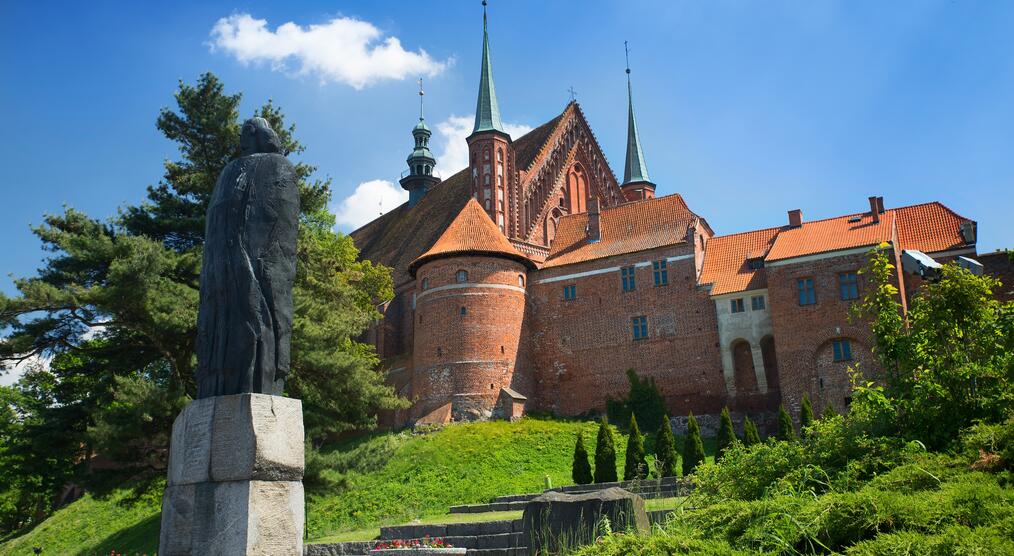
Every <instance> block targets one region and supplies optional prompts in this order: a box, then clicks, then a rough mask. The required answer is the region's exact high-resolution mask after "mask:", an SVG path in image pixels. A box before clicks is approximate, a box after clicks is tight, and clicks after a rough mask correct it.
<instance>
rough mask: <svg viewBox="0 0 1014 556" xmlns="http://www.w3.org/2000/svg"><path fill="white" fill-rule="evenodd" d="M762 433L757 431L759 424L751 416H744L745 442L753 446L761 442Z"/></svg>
mask: <svg viewBox="0 0 1014 556" xmlns="http://www.w3.org/2000/svg"><path fill="white" fill-rule="evenodd" d="M760 441H761V440H760V433H759V432H757V425H755V424H754V422H753V421H751V420H750V418H749V417H745V418H743V444H744V445H746V446H753V445H754V444H760Z"/></svg>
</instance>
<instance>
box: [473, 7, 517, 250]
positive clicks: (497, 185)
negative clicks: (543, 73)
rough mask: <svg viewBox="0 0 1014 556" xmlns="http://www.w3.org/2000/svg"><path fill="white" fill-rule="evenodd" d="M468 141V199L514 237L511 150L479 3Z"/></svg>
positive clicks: (484, 14)
mask: <svg viewBox="0 0 1014 556" xmlns="http://www.w3.org/2000/svg"><path fill="white" fill-rule="evenodd" d="M466 141H468V159H469V168H470V170H471V174H472V196H473V197H474V198H475V200H476V201H478V202H479V205H480V206H481V207H482V208H483V210H485V211H486V214H489V217H490V218H491V219H492V220H493V222H494V223H495V224H496V225H497V227H498V228H499V229H500V231H501V232H502V233H504V234H505V235H507V236H508V237H515V235H516V233H514V232H515V229H516V227H517V226H516V219H517V216H516V211H515V210H514V204H515V203H516V202H517V193H516V191H515V189H516V185H515V183H514V182H515V181H516V180H515V179H514V149H513V146H512V143H511V136H510V135H508V134H507V132H506V131H505V130H504V127H503V122H501V121H500V105H499V103H497V100H496V87H495V86H494V85H493V65H492V63H491V61H490V54H489V33H488V31H487V22H486V1H485V0H483V2H482V70H481V73H480V74H479V98H478V101H477V102H476V106H475V126H474V127H473V128H472V134H471V135H469V136H468V138H467V139H466Z"/></svg>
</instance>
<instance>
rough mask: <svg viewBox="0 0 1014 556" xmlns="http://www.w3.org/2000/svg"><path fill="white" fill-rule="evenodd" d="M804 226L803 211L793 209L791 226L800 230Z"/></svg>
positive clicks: (790, 216)
mask: <svg viewBox="0 0 1014 556" xmlns="http://www.w3.org/2000/svg"><path fill="white" fill-rule="evenodd" d="M802 225H803V211H802V210H800V209H792V210H790V211H789V226H791V227H793V228H798V227H800V226H802Z"/></svg>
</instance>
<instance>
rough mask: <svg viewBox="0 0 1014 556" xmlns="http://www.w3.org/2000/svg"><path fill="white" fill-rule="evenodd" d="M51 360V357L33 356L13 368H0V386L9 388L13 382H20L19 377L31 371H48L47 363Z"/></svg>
mask: <svg viewBox="0 0 1014 556" xmlns="http://www.w3.org/2000/svg"><path fill="white" fill-rule="evenodd" d="M52 360H53V358H52V357H49V356H45V357H40V356H38V355H33V356H32V357H29V358H28V359H25V360H24V361H21V362H20V363H18V364H17V365H14V366H13V367H4V366H0V386H10V385H12V384H14V383H15V382H17V381H19V380H21V377H22V376H23V375H24V374H25V373H26V372H28V371H29V370H33V369H48V368H49V363H50V362H51V361H52Z"/></svg>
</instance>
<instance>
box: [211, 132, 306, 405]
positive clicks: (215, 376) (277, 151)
mask: <svg viewBox="0 0 1014 556" xmlns="http://www.w3.org/2000/svg"><path fill="white" fill-rule="evenodd" d="M240 145H241V148H242V156H241V157H239V158H237V159H236V160H233V161H232V162H230V163H229V165H228V166H226V167H225V169H224V170H222V174H221V175H220V176H219V177H218V183H216V184H215V191H214V192H213V193H212V195H211V203H210V204H209V206H208V214H207V222H206V225H205V234H204V237H205V242H204V266H203V267H202V268H201V307H200V313H199V315H198V317H197V397H198V398H207V397H211V396H224V395H229V394H242V393H247V392H256V393H262V394H272V395H275V396H278V395H281V394H282V387H283V386H284V384H285V377H286V375H288V373H289V349H290V339H291V335H292V311H293V306H292V283H293V281H294V280H295V277H296V234H297V232H298V228H299V191H298V188H297V185H296V170H295V167H294V166H293V165H292V163H291V162H289V161H288V159H286V158H285V156H284V155H283V154H282V153H281V150H282V148H281V142H280V141H279V139H278V135H277V134H276V133H275V132H274V130H272V129H271V126H270V125H268V122H267V120H264V119H263V118H253V119H251V120H247V121H246V123H244V124H243V132H242V135H241V136H240Z"/></svg>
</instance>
